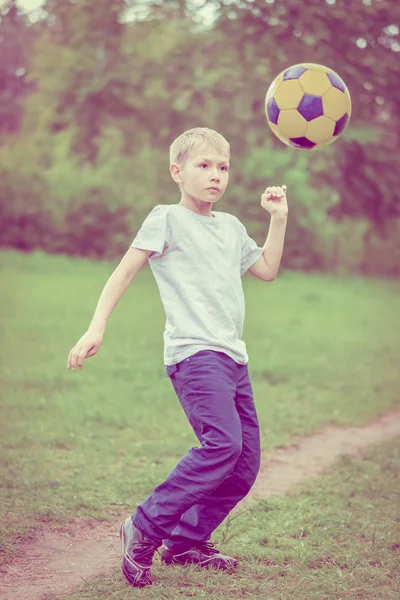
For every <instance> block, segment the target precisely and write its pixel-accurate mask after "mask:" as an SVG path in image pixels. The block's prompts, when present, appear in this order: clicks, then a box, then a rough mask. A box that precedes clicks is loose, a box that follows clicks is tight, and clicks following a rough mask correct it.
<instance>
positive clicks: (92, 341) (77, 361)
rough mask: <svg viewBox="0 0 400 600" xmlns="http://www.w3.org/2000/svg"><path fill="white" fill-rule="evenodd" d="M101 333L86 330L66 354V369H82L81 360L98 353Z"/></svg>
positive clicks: (101, 339)
mask: <svg viewBox="0 0 400 600" xmlns="http://www.w3.org/2000/svg"><path fill="white" fill-rule="evenodd" d="M103 335H104V334H102V333H100V332H96V331H95V332H93V331H87V332H86V333H85V334H84V335H83V336H82V337H81V339H80V340H79V341H78V342H77V343H76V345H75V346H74V347H73V348H72V350H71V351H70V353H69V354H68V362H67V369H72V371H76V369H77V368H79V369H80V370H82V369H83V361H84V360H85V358H90V357H91V356H94V355H95V354H97V353H98V351H99V349H100V346H101V342H102V341H103Z"/></svg>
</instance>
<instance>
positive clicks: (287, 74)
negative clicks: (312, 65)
mask: <svg viewBox="0 0 400 600" xmlns="http://www.w3.org/2000/svg"><path fill="white" fill-rule="evenodd" d="M306 70H307V69H306V67H305V66H304V65H294V66H293V67H289V69H286V71H284V72H283V80H284V81H286V80H287V79H298V78H299V77H300V75H301V74H302V73H304V71H306Z"/></svg>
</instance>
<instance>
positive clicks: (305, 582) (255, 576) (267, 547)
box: [46, 443, 400, 600]
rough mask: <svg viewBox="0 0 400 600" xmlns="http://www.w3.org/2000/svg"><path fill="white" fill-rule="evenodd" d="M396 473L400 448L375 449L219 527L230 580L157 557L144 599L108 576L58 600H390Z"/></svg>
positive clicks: (396, 572)
mask: <svg viewBox="0 0 400 600" xmlns="http://www.w3.org/2000/svg"><path fill="white" fill-rule="evenodd" d="M399 473H400V445H399V444H394V443H391V444H389V443H386V444H382V445H380V446H378V447H375V448H374V449H370V450H369V451H368V452H367V453H366V454H365V455H364V456H363V459H362V460H349V459H348V458H347V457H343V458H342V460H341V461H340V463H339V464H338V465H337V466H335V468H334V469H332V470H331V471H330V472H329V473H328V474H327V475H325V476H323V477H321V478H320V479H318V480H317V481H314V482H311V483H310V484H308V485H305V486H302V488H301V491H300V492H299V493H297V494H287V495H286V496H284V497H276V498H270V499H269V500H268V501H264V502H259V503H258V504H257V505H256V506H255V507H254V508H252V509H251V510H250V511H246V513H244V514H242V515H241V516H240V517H239V518H236V519H235V520H234V521H232V523H231V524H229V523H228V522H226V523H225V524H224V525H223V526H221V528H220V529H219V530H218V531H217V532H216V533H215V540H216V541H218V542H219V547H220V548H222V549H224V551H225V552H226V553H232V554H233V555H234V556H235V557H236V558H237V559H238V560H239V562H240V564H239V568H238V570H237V571H236V573H234V574H228V573H220V572H217V573H216V572H211V571H206V572H204V571H198V570H196V569H195V568H194V567H193V566H190V567H185V568H181V567H174V568H172V569H171V567H168V566H166V565H161V564H160V562H159V558H158V557H157V555H156V558H155V559H154V566H153V568H152V573H153V576H154V579H155V583H154V584H153V586H151V587H148V588H146V589H145V590H137V589H134V588H131V587H130V586H129V585H128V584H127V583H125V582H124V580H123V578H122V576H121V574H120V571H119V569H118V570H117V569H116V570H115V571H114V572H112V573H107V574H105V575H104V576H102V577H97V578H96V579H94V580H92V581H91V582H90V583H89V582H88V583H87V584H85V585H82V586H80V587H79V588H78V589H77V590H76V591H75V592H74V593H73V594H67V595H66V596H65V598H64V597H63V600H106V599H108V598H117V599H118V600H123V599H125V600H128V599H131V598H145V599H146V600H160V599H162V600H175V599H176V598H186V599H187V598H190V599H191V600H201V599H204V598H207V599H209V600H237V599H238V598H249V599H251V600H360V599H361V600H398V598H399V595H400V562H399V555H400V537H399V522H400V498H399V484H400V476H399ZM223 540H226V543H223ZM221 542H222V543H221ZM46 600H59V598H58V597H57V598H56V597H53V596H51V595H50V596H48V597H47V598H46Z"/></svg>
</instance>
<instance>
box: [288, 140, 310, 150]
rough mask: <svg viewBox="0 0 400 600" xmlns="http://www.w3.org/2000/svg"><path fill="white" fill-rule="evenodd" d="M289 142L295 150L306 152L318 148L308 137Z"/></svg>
mask: <svg viewBox="0 0 400 600" xmlns="http://www.w3.org/2000/svg"><path fill="white" fill-rule="evenodd" d="M289 141H290V145H291V146H293V147H294V148H303V149H306V150H311V148H314V147H315V146H316V144H314V142H311V141H310V140H309V139H307V138H306V137H299V138H290V140H289Z"/></svg>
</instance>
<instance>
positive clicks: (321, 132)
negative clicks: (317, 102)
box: [306, 115, 336, 145]
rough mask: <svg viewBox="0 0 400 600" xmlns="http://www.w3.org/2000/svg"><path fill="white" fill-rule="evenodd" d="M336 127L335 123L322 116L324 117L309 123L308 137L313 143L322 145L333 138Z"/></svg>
mask: <svg viewBox="0 0 400 600" xmlns="http://www.w3.org/2000/svg"><path fill="white" fill-rule="evenodd" d="M335 125H336V123H335V121H332V119H328V117H326V116H325V115H322V117H318V118H317V119H313V120H312V121H310V122H309V123H307V129H306V137H307V138H308V139H309V140H310V141H311V142H314V143H315V144H318V145H320V144H322V143H323V142H325V141H326V140H329V139H331V138H332V136H333V132H334V131H335Z"/></svg>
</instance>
